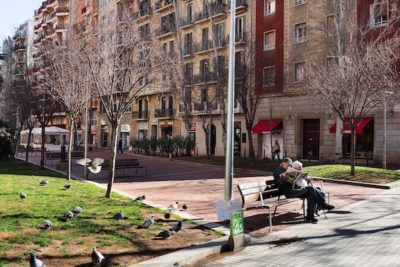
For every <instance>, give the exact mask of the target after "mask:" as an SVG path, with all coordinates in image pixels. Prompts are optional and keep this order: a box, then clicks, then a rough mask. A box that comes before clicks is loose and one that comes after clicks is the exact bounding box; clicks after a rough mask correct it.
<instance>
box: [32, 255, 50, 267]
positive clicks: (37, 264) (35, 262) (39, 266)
mask: <svg viewBox="0 0 400 267" xmlns="http://www.w3.org/2000/svg"><path fill="white" fill-rule="evenodd" d="M29 265H30V267H46V265H45V264H44V263H43V262H42V261H41V260H39V259H38V258H36V255H35V253H33V252H32V253H31V259H30V260H29Z"/></svg>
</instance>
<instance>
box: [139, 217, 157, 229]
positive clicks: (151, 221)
mask: <svg viewBox="0 0 400 267" xmlns="http://www.w3.org/2000/svg"><path fill="white" fill-rule="evenodd" d="M153 224H154V216H151V217H150V218H149V219H147V220H145V221H144V223H143V224H142V227H143V228H149V227H150V226H152V225H153Z"/></svg>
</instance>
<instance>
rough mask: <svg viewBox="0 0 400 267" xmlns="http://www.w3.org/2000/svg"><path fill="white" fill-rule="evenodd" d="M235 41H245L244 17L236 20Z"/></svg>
mask: <svg viewBox="0 0 400 267" xmlns="http://www.w3.org/2000/svg"><path fill="white" fill-rule="evenodd" d="M235 31H236V34H235V41H236V42H239V41H243V38H244V17H240V18H236V27H235Z"/></svg>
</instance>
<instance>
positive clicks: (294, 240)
mask: <svg viewBox="0 0 400 267" xmlns="http://www.w3.org/2000/svg"><path fill="white" fill-rule="evenodd" d="M274 240H275V241H274ZM209 266H229V267H231V266H235V267H236V266H246V267H249V266H274V267H275V266H296V267H297V266H400V188H396V189H392V190H388V191H385V192H383V193H382V194H379V195H376V196H374V197H372V198H370V199H368V200H364V201H360V202H357V203H354V204H351V205H350V206H348V207H346V208H344V209H340V210H337V211H336V212H335V213H331V214H328V220H325V219H320V221H319V222H318V224H301V225H297V226H294V227H290V228H287V229H286V230H283V231H279V232H277V233H276V234H273V235H272V236H268V237H266V238H265V239H258V240H255V241H253V242H252V243H250V245H249V246H247V247H246V248H245V249H244V250H242V251H240V252H238V253H235V254H233V256H229V257H226V258H222V259H219V260H218V261H216V262H214V263H212V264H210V265H209Z"/></svg>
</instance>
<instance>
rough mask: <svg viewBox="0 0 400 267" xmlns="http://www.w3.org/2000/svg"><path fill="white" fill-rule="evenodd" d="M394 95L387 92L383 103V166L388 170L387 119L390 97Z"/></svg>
mask: <svg viewBox="0 0 400 267" xmlns="http://www.w3.org/2000/svg"><path fill="white" fill-rule="evenodd" d="M392 94H393V92H389V91H386V92H385V99H384V102H383V156H382V164H383V168H384V169H385V170H386V167H387V164H386V145H387V136H386V134H387V133H386V117H387V114H386V113H387V101H388V99H389V97H390V96H391V95H392Z"/></svg>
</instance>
